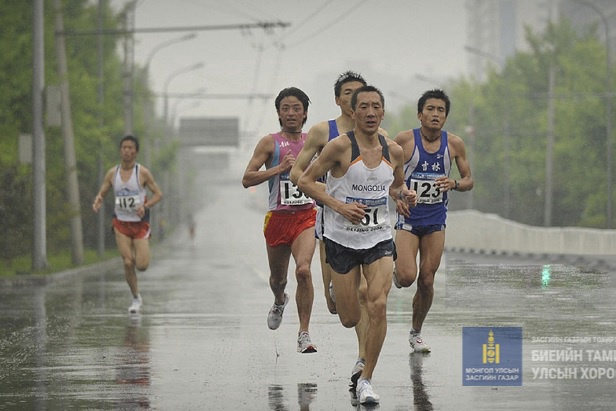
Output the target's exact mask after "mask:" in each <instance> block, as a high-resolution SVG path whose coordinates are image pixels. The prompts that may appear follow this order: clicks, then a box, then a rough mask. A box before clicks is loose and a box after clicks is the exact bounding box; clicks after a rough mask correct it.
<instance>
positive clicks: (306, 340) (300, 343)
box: [297, 331, 317, 354]
mask: <svg viewBox="0 0 616 411" xmlns="http://www.w3.org/2000/svg"><path fill="white" fill-rule="evenodd" d="M297 352H301V353H302V354H309V353H312V352H317V346H316V345H315V344H313V343H312V341H310V334H308V331H302V332H300V333H299V335H298V336H297Z"/></svg>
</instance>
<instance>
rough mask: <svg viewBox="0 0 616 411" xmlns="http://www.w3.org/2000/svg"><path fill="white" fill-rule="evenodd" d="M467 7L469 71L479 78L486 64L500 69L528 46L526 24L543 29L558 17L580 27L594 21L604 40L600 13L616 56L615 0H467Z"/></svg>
mask: <svg viewBox="0 0 616 411" xmlns="http://www.w3.org/2000/svg"><path fill="white" fill-rule="evenodd" d="M584 3H586V4H584ZM588 3H590V4H591V6H589V5H588ZM466 8H467V15H468V31H467V36H468V37H467V43H466V46H467V47H466V49H467V52H468V60H467V61H468V70H469V73H470V74H471V76H473V77H474V78H475V79H476V80H478V81H483V80H485V78H486V72H487V68H488V67H491V68H493V69H496V70H500V69H501V68H502V66H503V65H504V63H505V62H506V60H507V58H509V57H511V56H512V55H513V54H514V53H515V52H516V51H520V50H526V49H527V47H528V46H527V44H526V39H525V30H524V28H525V27H527V26H528V27H529V28H530V29H532V30H533V31H534V32H542V31H543V30H544V29H545V27H546V25H547V23H548V22H549V21H551V20H554V21H556V20H557V19H558V18H559V17H560V16H562V17H564V18H568V19H569V20H571V21H572V23H573V25H574V27H576V28H578V29H579V30H588V29H589V28H590V26H591V25H593V24H596V25H597V33H598V35H599V39H600V40H602V41H605V25H604V24H603V22H602V18H601V15H602V16H603V17H604V18H605V19H606V21H607V22H608V26H609V27H608V31H609V37H610V49H611V50H612V55H616V1H614V0H467V1H466Z"/></svg>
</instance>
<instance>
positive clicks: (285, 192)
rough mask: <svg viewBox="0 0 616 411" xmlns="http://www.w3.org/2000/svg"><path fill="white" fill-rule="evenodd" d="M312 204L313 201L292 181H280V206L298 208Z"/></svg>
mask: <svg viewBox="0 0 616 411" xmlns="http://www.w3.org/2000/svg"><path fill="white" fill-rule="evenodd" d="M310 203H312V199H311V198H310V197H308V196H306V194H304V193H302V192H301V191H300V190H299V188H297V186H296V185H295V184H293V182H292V181H291V180H280V204H282V205H287V206H296V205H304V204H310Z"/></svg>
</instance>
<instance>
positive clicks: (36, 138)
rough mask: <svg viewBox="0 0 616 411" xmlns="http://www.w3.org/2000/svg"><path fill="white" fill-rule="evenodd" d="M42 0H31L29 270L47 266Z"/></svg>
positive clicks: (41, 268)
mask: <svg viewBox="0 0 616 411" xmlns="http://www.w3.org/2000/svg"><path fill="white" fill-rule="evenodd" d="M43 2H44V0H33V7H32V9H33V17H32V26H33V28H32V134H33V142H32V177H33V178H32V179H33V182H32V185H33V200H34V210H33V214H34V221H33V226H34V227H33V241H32V242H33V247H32V269H33V270H34V271H37V270H43V269H45V268H47V230H46V224H47V222H46V207H47V203H46V201H45V200H46V199H45V195H46V187H45V131H44V129H43V91H44V88H45V36H44V33H45V30H44V24H45V23H44V21H45V20H44V9H45V7H44V3H43Z"/></svg>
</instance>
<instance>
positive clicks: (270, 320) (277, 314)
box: [267, 293, 289, 330]
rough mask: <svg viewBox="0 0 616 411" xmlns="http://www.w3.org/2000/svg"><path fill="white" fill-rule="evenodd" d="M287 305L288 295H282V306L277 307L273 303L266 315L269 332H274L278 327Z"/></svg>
mask: <svg viewBox="0 0 616 411" xmlns="http://www.w3.org/2000/svg"><path fill="white" fill-rule="evenodd" d="M288 303H289V295H288V294H287V293H285V294H284V303H283V304H282V305H278V304H276V303H274V305H272V308H271V309H270V311H269V314H268V315H267V326H268V327H269V328H270V330H275V329H277V328H278V327H280V323H281V322H282V313H284V308H285V307H286V306H287V304H288Z"/></svg>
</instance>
